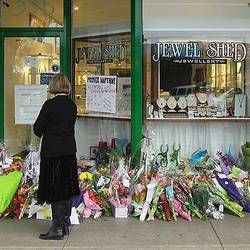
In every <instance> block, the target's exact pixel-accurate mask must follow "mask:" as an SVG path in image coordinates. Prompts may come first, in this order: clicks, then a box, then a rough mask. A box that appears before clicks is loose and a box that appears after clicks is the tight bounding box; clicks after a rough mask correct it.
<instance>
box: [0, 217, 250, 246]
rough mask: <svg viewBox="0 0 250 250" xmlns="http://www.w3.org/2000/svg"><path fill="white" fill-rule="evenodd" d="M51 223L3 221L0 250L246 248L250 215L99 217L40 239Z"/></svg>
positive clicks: (0, 232)
mask: <svg viewBox="0 0 250 250" xmlns="http://www.w3.org/2000/svg"><path fill="white" fill-rule="evenodd" d="M49 227H50V221H45V220H36V219H26V218H23V219H21V220H17V219H1V220H0V249H1V250H2V249H8V250H10V249H11V250H16V249H17V250H19V249H25V250H26V249H34V250H39V249H43V250H44V249H75V250H76V249H85V250H87V249H88V250H101V249H104V250H144V249H145V250H165V249H167V250H177V249H179V250H180V249H182V250H217V249H218V250H219V249H225V250H237V249H249V250H250V214H246V216H245V218H239V217H236V216H233V215H229V214H225V218H224V220H222V221H217V220H213V219H209V220H206V221H201V220H199V219H196V218H194V219H193V221H192V222H188V221H185V220H183V219H178V221H176V222H175V221H171V222H164V221H160V220H157V219H156V220H155V221H152V222H146V221H145V222H139V221H138V220H137V219H134V218H128V219H115V218H112V217H101V218H100V219H99V220H98V221H95V220H93V219H87V220H84V221H83V222H82V224H80V225H75V226H72V227H71V232H70V235H69V236H68V237H65V238H64V240H59V241H53V240H51V241H44V240H40V239H39V238H38V235H39V234H40V233H45V232H47V230H48V229H49Z"/></svg>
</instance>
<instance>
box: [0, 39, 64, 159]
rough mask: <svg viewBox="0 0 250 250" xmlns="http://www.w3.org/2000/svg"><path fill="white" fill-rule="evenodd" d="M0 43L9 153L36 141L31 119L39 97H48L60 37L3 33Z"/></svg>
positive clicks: (57, 63) (54, 70) (5, 133)
mask: <svg viewBox="0 0 250 250" xmlns="http://www.w3.org/2000/svg"><path fill="white" fill-rule="evenodd" d="M3 44H4V86H3V89H4V91H3V92H4V101H3V104H4V109H3V110H4V117H3V118H4V119H3V120H4V139H5V140H6V142H7V146H8V152H9V154H11V155H13V154H16V153H19V152H21V151H23V150H24V149H25V148H26V147H28V146H29V145H30V144H33V145H34V144H35V145H39V138H37V137H36V136H35V135H34V133H33V126H32V122H31V120H32V117H34V116H35V114H36V113H37V112H38V111H37V110H39V102H40V101H39V99H41V100H42V96H43V99H45V98H50V96H49V95H48V94H47V88H46V85H47V83H48V79H49V78H50V77H52V76H53V75H52V74H53V73H56V72H59V71H60V38H59V37H4V41H3ZM24 85H25V87H24V88H21V87H22V86H24ZM41 85H43V87H42V86H41ZM33 89H34V92H33V93H32V91H33ZM20 91H21V92H20ZM25 95H27V98H26V97H25ZM1 101H2V100H1Z"/></svg>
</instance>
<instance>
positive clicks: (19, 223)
mask: <svg viewBox="0 0 250 250" xmlns="http://www.w3.org/2000/svg"><path fill="white" fill-rule="evenodd" d="M50 225H51V222H50V221H45V220H35V219H26V218H23V219H21V220H18V219H1V220H0V249H1V250H2V249H8V250H10V249H15V250H16V249H18V250H19V249H36V250H38V249H43V250H44V249H62V248H63V246H64V245H65V243H66V241H67V237H66V238H65V239H64V240H58V241H54V240H51V241H48V240H40V239H39V238H38V236H39V234H41V233H46V232H47V231H48V230H49V228H50Z"/></svg>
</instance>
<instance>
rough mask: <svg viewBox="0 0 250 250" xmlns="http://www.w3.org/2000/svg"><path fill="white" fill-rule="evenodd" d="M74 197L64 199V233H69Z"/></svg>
mask: <svg viewBox="0 0 250 250" xmlns="http://www.w3.org/2000/svg"><path fill="white" fill-rule="evenodd" d="M71 207H72V199H71V198H69V199H68V200H65V201H64V209H65V210H64V229H63V234H64V235H69V226H70V215H71Z"/></svg>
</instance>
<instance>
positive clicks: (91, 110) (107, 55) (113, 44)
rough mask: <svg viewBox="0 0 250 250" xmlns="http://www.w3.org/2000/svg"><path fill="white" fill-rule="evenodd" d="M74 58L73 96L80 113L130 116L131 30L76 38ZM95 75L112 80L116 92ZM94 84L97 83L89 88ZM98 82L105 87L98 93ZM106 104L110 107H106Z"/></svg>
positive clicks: (74, 41) (106, 81) (74, 40)
mask: <svg viewBox="0 0 250 250" xmlns="http://www.w3.org/2000/svg"><path fill="white" fill-rule="evenodd" d="M73 58H74V68H73V71H74V72H73V78H74V79H73V82H74V87H73V96H74V99H75V103H76V104H77V109H78V114H79V115H88V116H91V115H92V116H103V115H107V116H114V117H130V100H131V98H130V97H131V77H130V76H131V63H130V33H118V34H111V35H101V36H91V37H83V38H75V39H73ZM96 79H98V81H99V80H100V79H101V80H100V81H104V82H105V83H104V82H103V83H104V85H106V83H110V81H112V83H114V84H115V85H114V86H111V87H114V88H113V91H114V92H113V93H114V95H112V94H111V92H109V91H112V90H111V89H110V87H107V88H106V86H101V85H98V84H99V83H100V82H98V83H97V82H96V81H95V80H96ZM92 80H94V81H95V82H93V81H92ZM91 81H92V82H91ZM108 81H109V82H108ZM91 84H92V85H95V84H96V86H92V89H90V85H91ZM97 85H98V86H99V87H100V88H102V90H100V92H98V93H97V92H95V90H93V87H98V86H97ZM105 96H106V97H105ZM109 96H110V97H109ZM106 102H108V103H106ZM106 104H107V105H110V106H109V108H110V109H105V105H106Z"/></svg>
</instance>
